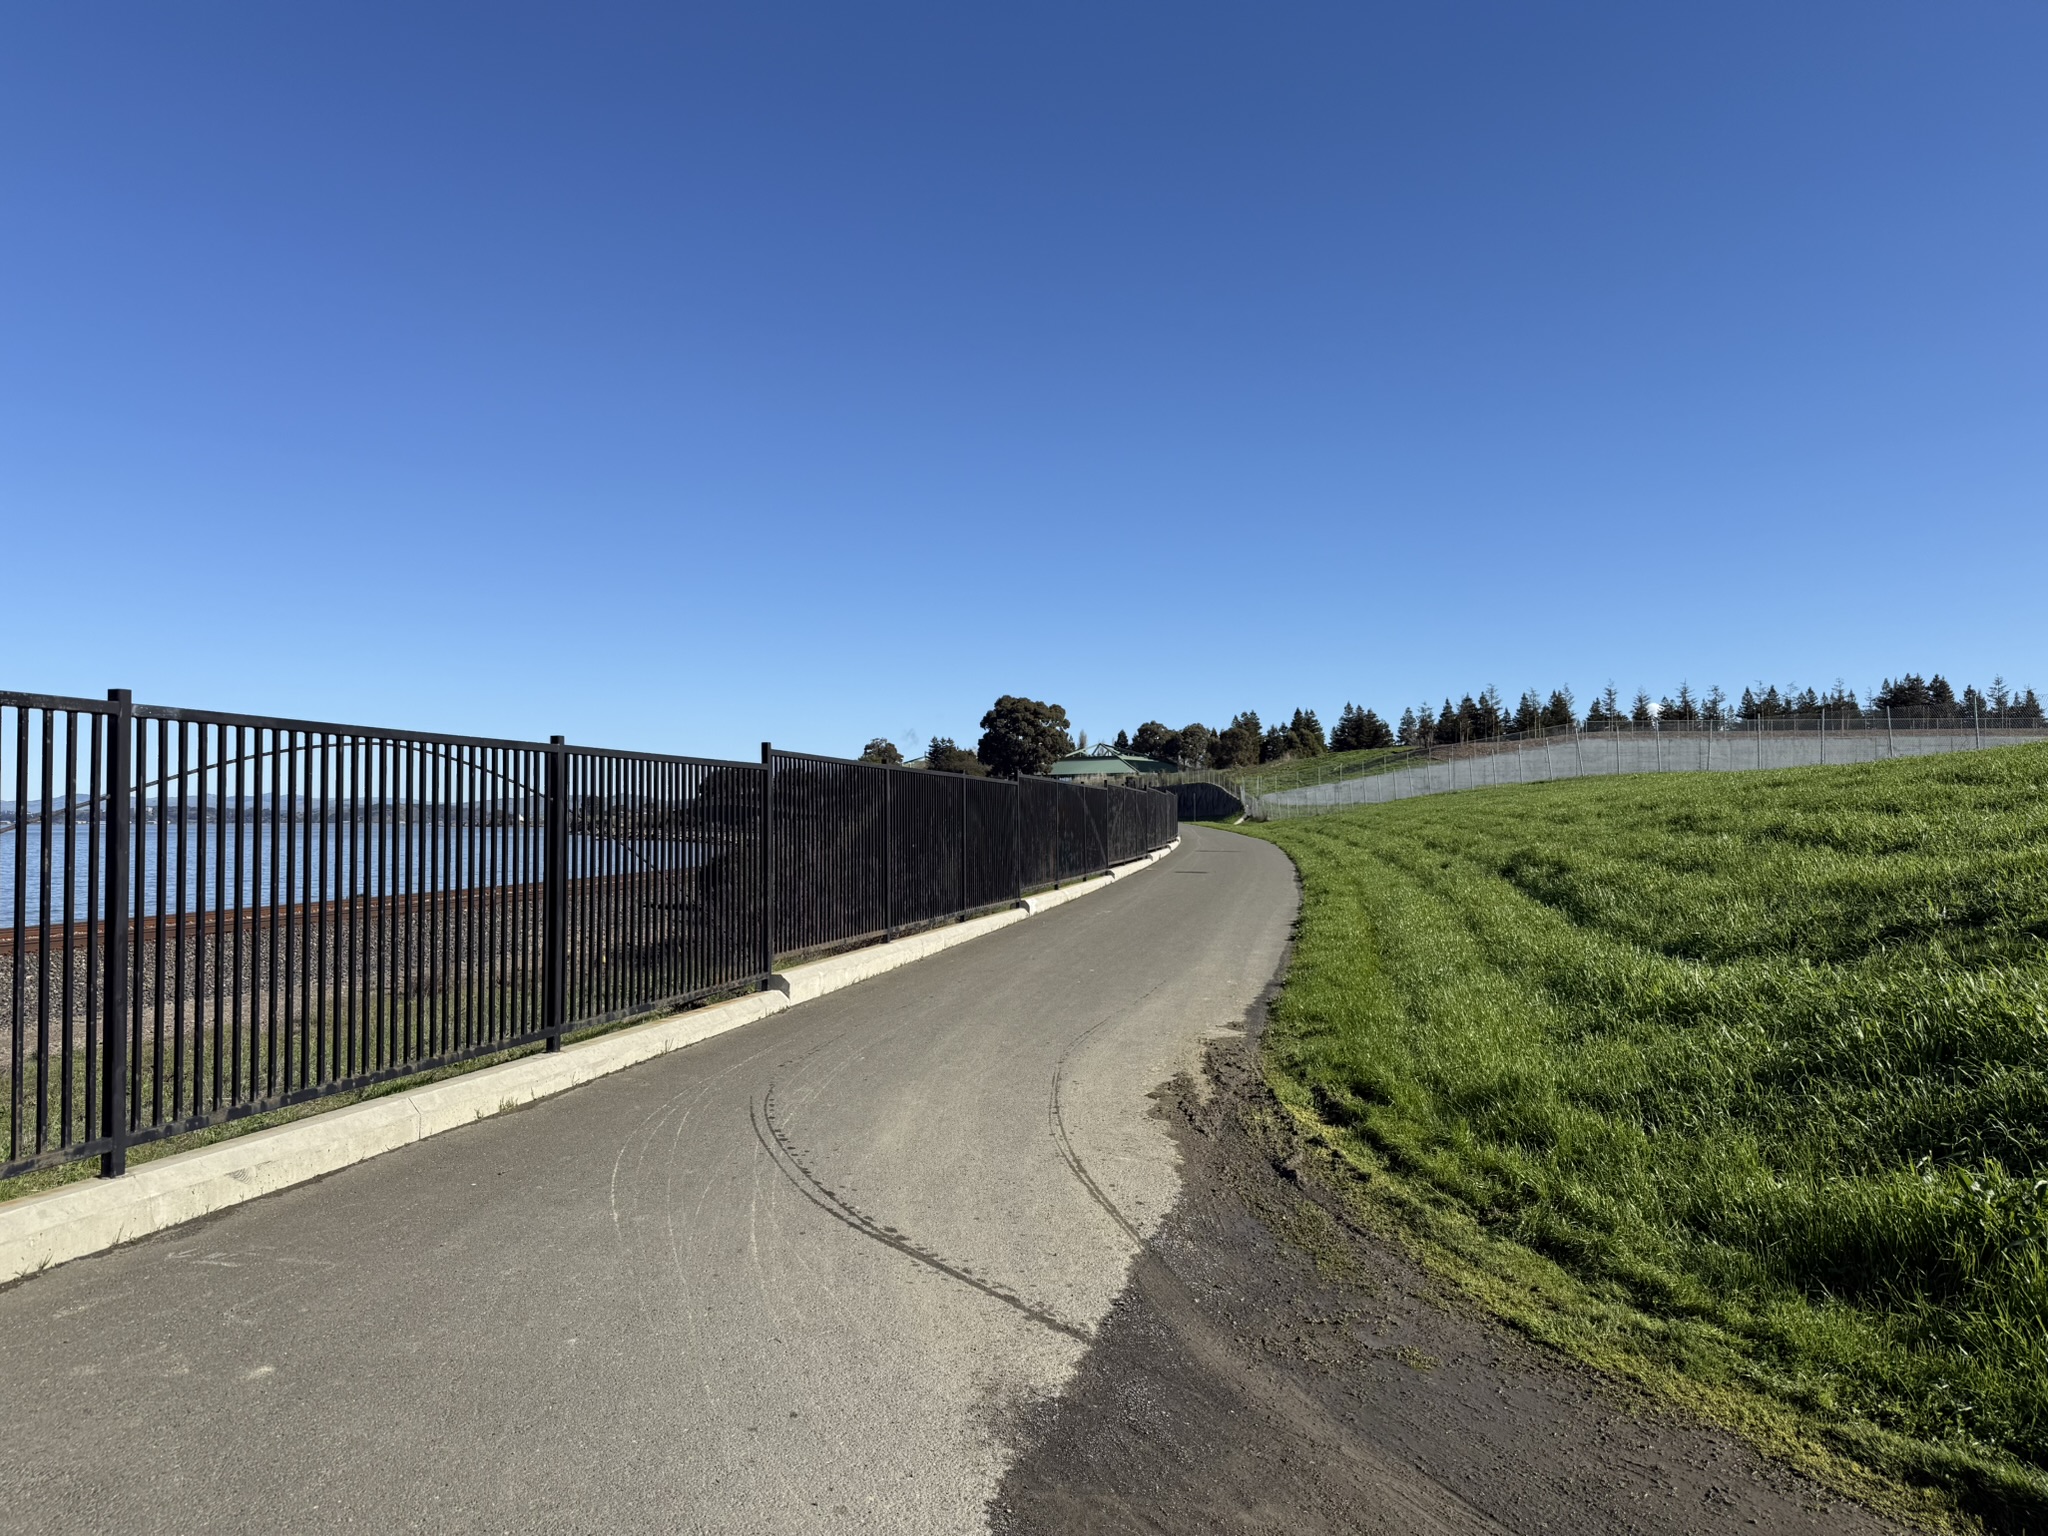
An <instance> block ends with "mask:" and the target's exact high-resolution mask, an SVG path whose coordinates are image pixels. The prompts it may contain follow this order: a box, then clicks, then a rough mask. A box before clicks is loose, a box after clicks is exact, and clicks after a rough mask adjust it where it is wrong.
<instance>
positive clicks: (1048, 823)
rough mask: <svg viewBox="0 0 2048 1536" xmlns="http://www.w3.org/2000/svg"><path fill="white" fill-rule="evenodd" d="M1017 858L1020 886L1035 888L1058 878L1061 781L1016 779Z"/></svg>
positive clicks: (1028, 888) (1053, 881) (1029, 888)
mask: <svg viewBox="0 0 2048 1536" xmlns="http://www.w3.org/2000/svg"><path fill="white" fill-rule="evenodd" d="M1017 825H1018V839H1019V842H1020V843H1021V845H1022V851H1021V853H1020V855H1019V858H1018V864H1019V867H1020V870H1021V879H1022V883H1023V887H1024V889H1025V890H1027V891H1035V890H1038V889H1040V888H1042V887H1044V886H1048V885H1052V884H1053V883H1055V882H1056V881H1057V880H1058V879H1059V878H1060V784H1059V781H1058V780H1056V779H1019V780H1018V781H1017Z"/></svg>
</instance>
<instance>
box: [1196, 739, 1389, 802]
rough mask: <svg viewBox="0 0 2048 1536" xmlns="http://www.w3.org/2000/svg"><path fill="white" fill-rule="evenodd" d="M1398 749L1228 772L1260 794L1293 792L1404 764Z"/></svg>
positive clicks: (1298, 759)
mask: <svg viewBox="0 0 2048 1536" xmlns="http://www.w3.org/2000/svg"><path fill="white" fill-rule="evenodd" d="M1408 758H1409V754H1408V753H1407V752H1406V751H1404V750H1402V749H1401V748H1399V747H1373V748H1371V749H1370V750H1368V751H1361V752H1325V753H1324V754H1323V755H1322V756H1321V757H1290V758H1288V759H1286V760H1285V761H1284V762H1278V763H1257V764H1255V765H1253V766H1252V767H1250V768H1233V769H1230V770H1229V772H1230V773H1231V774H1232V775H1233V776H1234V777H1237V778H1240V779H1243V780H1244V782H1245V783H1246V784H1247V785H1248V786H1249V787H1250V788H1252V789H1254V790H1256V791H1258V792H1259V793H1261V794H1266V793H1270V792H1271V791H1273V790H1276V789H1293V788H1296V787H1297V786H1299V785H1302V784H1320V783H1323V782H1325V781H1326V780H1329V779H1351V778H1362V777H1364V776H1365V775H1366V774H1370V773H1382V772H1384V771H1386V770H1387V769H1389V768H1393V767H1398V766H1399V765H1400V764H1402V763H1405V762H1407V761H1408Z"/></svg>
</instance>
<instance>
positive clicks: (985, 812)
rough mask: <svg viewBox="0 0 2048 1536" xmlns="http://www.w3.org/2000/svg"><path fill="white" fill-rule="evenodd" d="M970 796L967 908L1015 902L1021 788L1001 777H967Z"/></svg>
mask: <svg viewBox="0 0 2048 1536" xmlns="http://www.w3.org/2000/svg"><path fill="white" fill-rule="evenodd" d="M961 782H962V784H963V785H964V786H965V793H966V796H967V805H966V811H967V823H966V837H967V841H966V850H967V864H966V882H967V888H966V891H965V900H963V901H962V902H961V907H962V909H963V910H965V911H970V912H971V911H976V910H978V909H980V908H982V907H993V906H996V905H999V904H1001V903H1006V902H1012V901H1015V900H1016V899H1017V898H1018V897H1019V896H1021V895H1022V894H1023V892H1024V888H1023V885H1022V883H1021V881H1020V879H1019V875H1018V859H1017V790H1016V787H1015V786H1014V785H1012V784H1009V783H1007V782H1005V781H1004V780H1001V779H964V780H962V781H961Z"/></svg>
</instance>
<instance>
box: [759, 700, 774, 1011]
mask: <svg viewBox="0 0 2048 1536" xmlns="http://www.w3.org/2000/svg"><path fill="white" fill-rule="evenodd" d="M774 973H775V748H774V745H773V744H772V743H770V742H765V741H764V742H762V743H761V977H762V980H761V985H762V987H763V988H764V989H765V988H766V987H767V985H768V981H767V978H768V977H770V976H772V975H773V974H774Z"/></svg>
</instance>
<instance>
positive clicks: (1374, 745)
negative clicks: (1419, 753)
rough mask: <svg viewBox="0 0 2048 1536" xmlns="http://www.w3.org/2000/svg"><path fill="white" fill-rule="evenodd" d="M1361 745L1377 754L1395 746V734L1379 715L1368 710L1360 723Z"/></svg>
mask: <svg viewBox="0 0 2048 1536" xmlns="http://www.w3.org/2000/svg"><path fill="white" fill-rule="evenodd" d="M1358 726H1359V736H1360V745H1361V746H1362V747H1363V748H1364V749H1365V750H1366V751H1368V752H1377V751H1380V750H1381V749H1383V748H1386V747H1391V746H1392V745H1393V744H1394V733H1393V731H1392V729H1390V728H1389V727H1388V725H1387V722H1386V721H1384V720H1382V719H1381V718H1380V717H1379V716H1378V715H1376V714H1374V713H1373V712H1372V711H1371V710H1369V709H1368V710H1367V711H1366V712H1365V714H1364V716H1363V718H1361V719H1360V721H1359V723H1358Z"/></svg>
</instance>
